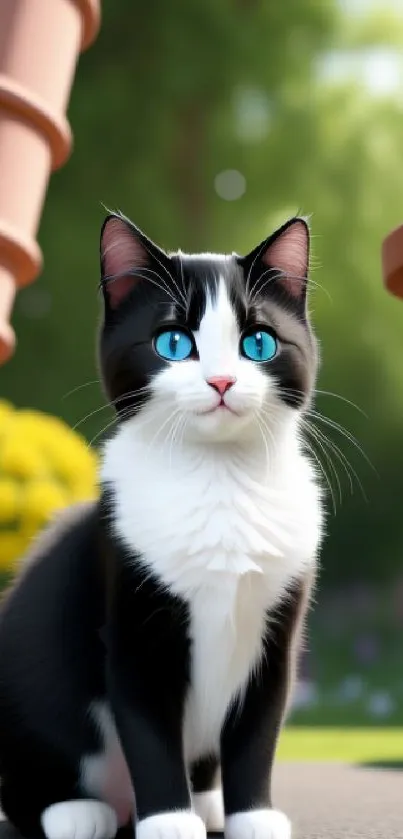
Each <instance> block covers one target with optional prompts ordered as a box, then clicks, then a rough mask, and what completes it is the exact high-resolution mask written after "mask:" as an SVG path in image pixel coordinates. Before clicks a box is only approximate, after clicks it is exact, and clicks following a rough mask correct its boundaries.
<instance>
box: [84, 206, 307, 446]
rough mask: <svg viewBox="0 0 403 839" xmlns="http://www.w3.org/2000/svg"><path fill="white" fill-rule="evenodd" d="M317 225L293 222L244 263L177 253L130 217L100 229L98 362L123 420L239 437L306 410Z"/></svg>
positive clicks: (204, 435) (234, 257)
mask: <svg viewBox="0 0 403 839" xmlns="http://www.w3.org/2000/svg"><path fill="white" fill-rule="evenodd" d="M308 266H309V229H308V226H307V223H306V221H305V220H304V219H302V218H292V219H290V220H289V221H288V222H287V223H286V224H284V225H283V226H282V227H281V228H280V229H279V230H277V231H276V232H275V233H273V234H272V235H271V236H269V238H268V239H266V240H265V241H264V242H263V243H261V244H260V245H259V246H258V247H257V248H255V249H254V250H253V251H252V252H251V253H249V254H248V255H247V256H243V257H241V256H238V255H236V254H232V255H224V256H223V255H217V254H210V253H206V254H197V255H187V254H183V253H181V252H178V253H174V254H170V255H168V254H167V253H166V252H164V251H163V250H161V249H160V248H159V247H157V246H156V245H155V244H154V243H153V242H151V241H150V240H149V239H148V238H147V237H146V236H145V235H144V234H143V233H142V232H141V231H140V230H139V229H138V228H137V227H135V226H134V225H133V224H132V223H131V222H130V221H129V220H128V219H126V218H125V217H123V216H120V215H113V214H111V215H108V217H107V218H106V220H105V222H104V224H103V227H102V232H101V286H102V291H103V297H104V320H103V324H102V328H101V335H100V365H101V372H102V376H103V380H104V385H105V389H106V392H107V394H108V397H109V399H110V400H111V402H112V403H113V405H114V406H115V408H116V410H117V412H118V414H119V416H120V418H121V420H122V421H124V420H125V419H127V418H129V417H133V415H138V419H139V421H141V419H142V418H143V419H144V421H147V420H150V421H151V423H152V421H153V418H155V419H156V420H157V424H158V423H160V424H161V425H162V423H163V422H165V423H166V428H167V429H168V426H169V424H170V423H178V428H179V425H180V427H181V434H183V435H192V436H193V438H194V437H196V438H199V439H209V440H227V439H237V438H239V439H241V438H245V435H247V434H248V429H249V431H250V432H251V433H253V430H255V432H256V431H257V432H258V427H259V423H260V427H262V426H263V427H266V428H268V429H270V427H271V426H273V427H275V426H276V424H277V425H278V423H279V422H280V423H281V422H282V421H283V420H285V418H286V417H287V416H289V415H290V414H291V415H295V413H296V412H301V411H302V410H303V408H304V406H305V405H306V404H307V403H308V401H309V398H310V395H311V392H312V389H313V387H314V383H315V378H316V370H317V350H316V341H315V339H314V337H313V334H312V331H311V328H310V325H309V321H308V315H307V306H306V295H307V282H308Z"/></svg>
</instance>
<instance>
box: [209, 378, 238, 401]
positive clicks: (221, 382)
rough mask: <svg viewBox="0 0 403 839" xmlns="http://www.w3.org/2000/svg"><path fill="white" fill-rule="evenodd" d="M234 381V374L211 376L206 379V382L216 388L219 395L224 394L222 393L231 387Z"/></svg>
mask: <svg viewBox="0 0 403 839" xmlns="http://www.w3.org/2000/svg"><path fill="white" fill-rule="evenodd" d="M235 382H236V378H235V376H212V377H211V379H207V384H208V385H210V387H213V388H214V390H217V391H218V393H219V394H220V396H224V393H226V392H227V390H229V389H230V387H232V385H234V384H235Z"/></svg>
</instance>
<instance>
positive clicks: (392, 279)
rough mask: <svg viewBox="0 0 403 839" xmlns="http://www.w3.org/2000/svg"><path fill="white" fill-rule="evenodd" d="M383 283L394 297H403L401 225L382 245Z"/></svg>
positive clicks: (402, 241)
mask: <svg viewBox="0 0 403 839" xmlns="http://www.w3.org/2000/svg"><path fill="white" fill-rule="evenodd" d="M382 269H383V281H384V283H385V286H386V288H387V289H388V291H390V293H391V294H395V295H396V297H403V225H401V226H400V227H396V229H395V230H392V232H391V233H389V236H387V237H386V239H384V241H383V243H382Z"/></svg>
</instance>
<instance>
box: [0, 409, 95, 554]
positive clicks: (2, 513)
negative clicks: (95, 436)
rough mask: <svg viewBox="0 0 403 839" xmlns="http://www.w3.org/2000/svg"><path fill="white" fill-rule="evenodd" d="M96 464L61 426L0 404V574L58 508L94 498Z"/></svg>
mask: <svg viewBox="0 0 403 839" xmlns="http://www.w3.org/2000/svg"><path fill="white" fill-rule="evenodd" d="M97 463H98V458H97V455H96V454H95V452H94V451H92V450H90V449H89V448H88V445H87V443H86V441H85V439H84V438H83V437H82V436H81V435H80V434H77V432H75V431H74V430H73V429H71V428H69V426H68V425H66V423H65V422H63V420H61V419H59V418H58V417H53V416H50V415H47V414H43V413H40V412H39V411H33V410H30V409H24V410H15V409H14V408H13V406H12V405H10V404H9V403H7V402H5V401H3V400H0V568H15V567H16V562H17V560H18V558H19V557H20V556H21V554H24V553H25V551H26V550H27V549H28V547H29V544H30V541H31V540H32V538H33V537H34V536H35V535H36V534H37V533H38V532H39V530H41V529H42V527H43V526H44V525H45V524H47V522H48V521H49V520H50V519H51V518H52V517H53V516H54V514H56V513H57V512H58V511H59V510H61V509H62V508H63V507H66V506H67V505H69V504H73V503H75V502H76V501H85V500H87V499H95V498H97V496H98V488H97Z"/></svg>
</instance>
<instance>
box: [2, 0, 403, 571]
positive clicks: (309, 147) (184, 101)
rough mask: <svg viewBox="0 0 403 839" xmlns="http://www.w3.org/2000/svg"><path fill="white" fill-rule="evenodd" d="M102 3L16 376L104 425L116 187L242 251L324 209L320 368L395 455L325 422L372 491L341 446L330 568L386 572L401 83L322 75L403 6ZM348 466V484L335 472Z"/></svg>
mask: <svg viewBox="0 0 403 839" xmlns="http://www.w3.org/2000/svg"><path fill="white" fill-rule="evenodd" d="M103 6H104V21H103V28H102V31H101V34H100V37H99V40H98V42H97V43H96V45H95V46H94V47H93V48H92V49H91V50H90V51H89V52H88V54H86V55H85V56H84V57H83V59H82V61H81V64H80V68H79V72H78V75H77V79H76V82H75V86H74V89H73V96H72V103H71V109H70V119H71V122H72V126H73V130H74V134H75V150H74V154H73V156H72V158H71V160H70V162H69V163H68V165H67V166H66V167H65V168H64V169H63V170H62V171H61V172H60V173H57V174H56V175H54V176H53V178H52V181H51V185H50V191H49V197H48V201H47V205H46V208H45V213H44V218H43V223H42V227H41V233H40V240H41V245H42V247H43V250H44V254H45V270H44V274H43V276H42V277H41V279H40V280H39V281H38V283H37V284H36V285H35V286H34V287H32V289H28V290H26V291H25V292H24V293H22V294H21V295H20V299H19V302H18V304H17V306H16V312H15V325H16V329H17V334H18V336H19V348H18V351H17V354H16V356H15V359H13V360H12V361H11V362H10V363H9V364H8V365H7V366H6V367H5V368H4V371H2V393H3V395H4V396H6V397H7V398H11V399H12V400H13V401H14V402H15V403H16V404H19V405H32V406H34V407H36V408H40V409H45V410H50V411H52V412H53V413H57V414H61V415H62V416H63V417H64V418H65V419H67V420H68V421H69V422H70V423H71V424H75V423H76V422H78V421H80V420H81V419H82V418H84V417H85V416H86V415H87V414H89V413H90V412H92V411H97V412H96V413H94V414H93V415H92V416H90V417H88V419H86V420H85V422H83V423H82V424H81V425H80V431H82V432H83V433H84V434H86V436H87V437H88V439H92V438H93V437H94V436H95V435H97V434H98V433H99V432H100V430H101V429H102V428H103V427H104V426H105V425H106V424H107V423H108V422H110V419H111V414H110V413H109V410H108V409H106V410H99V411H98V410H97V409H99V408H100V407H101V405H102V397H101V395H100V389H99V385H98V384H97V383H96V381H95V383H93V384H87V383H89V382H94V380H96V379H97V378H98V374H97V371H96V364H95V353H94V332H95V324H96V321H97V317H98V315H97V311H98V301H97V282H98V236H99V227H100V224H101V221H102V217H103V213H104V210H103V207H102V204H101V202H104V203H105V204H106V205H107V206H108V207H111V208H114V209H115V208H120V209H122V210H123V211H124V212H126V213H127V214H128V215H130V216H131V217H132V218H133V220H135V221H136V223H137V224H139V225H140V226H141V227H143V228H144V229H145V230H146V231H147V232H148V234H149V235H150V236H151V237H154V238H155V239H156V240H157V241H159V243H160V244H161V245H163V246H165V247H167V248H176V247H181V248H182V249H203V248H208V249H221V250H224V249H228V250H237V251H239V252H242V251H245V250H246V249H248V248H250V247H252V246H253V245H254V244H256V243H257V242H258V241H260V239H261V238H263V237H264V236H265V235H267V233H268V231H269V230H270V229H271V227H272V226H273V225H274V224H276V223H277V222H279V221H282V220H283V218H284V217H285V216H286V215H287V214H288V213H292V212H294V211H295V210H301V211H302V212H304V213H309V214H312V229H313V247H314V259H313V272H312V280H313V283H312V296H311V308H312V310H313V313H314V319H315V324H316V327H317V330H318V333H319V335H320V339H321V345H322V355H323V372H322V375H321V379H320V383H319V388H320V389H321V390H325V391H331V392H334V393H337V394H341V395H342V396H343V397H345V398H346V399H348V400H351V401H352V402H354V403H357V404H358V405H359V406H360V408H362V410H364V411H365V413H366V414H367V415H368V419H365V418H364V417H363V416H362V414H360V413H359V412H357V411H355V410H354V409H353V408H352V407H351V406H350V405H348V404H347V403H346V402H343V401H342V400H339V399H336V398H333V397H330V396H326V395H319V396H318V407H319V409H320V410H321V411H323V412H324V413H325V414H326V415H327V416H328V417H330V418H331V419H332V420H335V421H338V422H340V423H342V425H345V426H347V427H348V428H349V429H350V430H351V431H352V432H353V433H354V434H355V436H356V437H358V438H359V441H360V445H362V447H363V448H364V450H365V452H366V453H367V455H368V457H369V458H370V459H371V461H372V462H373V463H374V466H375V468H376V470H377V472H378V473H379V477H378V478H377V477H376V476H375V475H374V474H373V472H372V471H371V469H370V468H369V467H368V466H367V465H366V462H365V460H364V459H363V458H362V457H361V456H360V455H359V454H358V453H357V452H356V450H355V448H354V446H353V445H352V444H351V443H350V442H349V441H347V440H345V439H344V438H343V437H341V436H340V435H338V432H335V431H333V430H332V429H330V428H329V427H328V426H326V425H325V424H323V423H322V429H323V430H324V431H326V433H328V432H331V434H330V436H331V439H332V440H334V442H335V443H336V444H337V445H339V446H340V447H341V449H342V451H343V453H344V456H347V458H348V459H349V460H351V462H352V464H353V467H354V469H355V470H356V471H357V472H358V474H359V478H360V480H361V482H362V484H363V485H364V489H365V492H366V495H367V496H368V499H369V500H368V503H365V502H364V500H363V498H362V495H361V494H360V490H359V488H358V487H357V482H356V481H355V479H354V484H355V489H354V493H353V494H352V495H349V481H348V478H347V475H346V474H343V473H344V471H345V470H344V467H343V465H342V463H341V462H340V457H342V458H343V455H342V456H340V455H337V454H335V451H334V450H333V451H330V452H329V453H330V454H331V456H332V458H333V460H334V465H335V467H336V469H337V471H338V472H339V473H340V482H341V484H342V491H343V494H344V495H345V502H344V504H343V506H342V507H341V508H340V509H339V512H338V515H337V518H331V519H330V521H329V531H330V538H329V540H328V544H327V548H326V550H325V555H324V566H325V572H324V580H325V581H326V580H329V581H331V580H334V579H340V578H343V577H347V578H351V577H354V576H362V575H363V574H367V573H368V571H369V569H370V570H371V574H372V575H373V576H378V577H380V576H389V577H390V575H391V574H393V573H395V570H396V569H397V567H398V563H399V559H400V552H401V544H402V540H403V525H402V518H401V516H400V515H399V514H400V501H399V490H400V488H401V485H402V472H403V470H402V465H403V455H402V446H401V442H400V434H401V432H400V427H401V421H402V415H403V367H402V364H401V361H400V359H401V346H402V344H401V341H402V337H401V336H402V317H403V308H402V306H401V305H400V304H399V302H398V301H395V300H393V299H392V298H389V297H388V296H387V295H386V293H385V292H384V290H383V288H382V283H381V276H380V244H381V239H382V237H383V235H384V234H385V233H386V232H388V230H389V229H390V228H391V227H393V226H394V225H395V224H397V223H399V221H400V218H401V207H402V204H403V197H402V196H403V167H402V166H401V165H400V162H401V148H402V143H401V125H402V118H403V115H402V113H401V110H399V106H398V103H395V102H393V101H390V100H387V99H384V100H374V99H371V98H370V97H369V96H368V95H367V94H366V93H365V91H364V90H363V89H360V88H359V87H358V86H354V85H352V84H340V85H339V86H336V85H334V84H331V83H330V82H326V81H325V80H324V79H323V80H322V78H321V71H320V68H321V67H323V59H324V57H325V56H326V54H327V53H328V52H330V51H332V52H334V51H335V50H337V49H343V48H344V47H351V46H354V48H357V49H359V48H360V46H364V47H365V48H367V47H368V46H369V45H372V44H376V43H377V37H378V36H377V31H378V29H379V39H378V41H379V43H383V44H385V43H387V42H388V37H389V43H391V42H392V40H393V39H395V40H397V39H398V37H400V34H401V32H402V22H401V21H400V22H399V25H397V24H396V22H395V20H394V18H393V15H392V13H390V12H388V11H387V10H386V8H385V7H384V6H383V4H382V3H379V4H378V6H377V8H376V9H375V11H374V12H371V15H369V16H368V18H367V19H363V20H360V19H359V18H357V17H355V18H354V19H353V20H351V19H347V18H345V17H343V16H342V15H341V12H340V6H339V4H338V3H336V0H334V1H333V0H329V2H326V3H318V2H317V0H305V2H304V3H301V2H299V0H288V2H287V3H277V2H274V0H270V2H265V3H259V2H257V0H204V2H203V3H201V2H200V0H187V2H186V3H183V2H182V0H171V2H170V3H169V12H168V5H167V3H166V0H148V2H147V3H146V2H144V0H119V2H114V3H107V2H105V3H104V4H103ZM374 21H375V22H376V21H381V24H382V25H381V26H380V28H379V27H378V29H377V26H378V24H377V25H375V23H374ZM228 169H230V170H231V169H232V170H238V171H239V172H240V173H241V174H242V175H243V176H244V178H245V183H246V192H245V193H244V195H243V196H242V197H241V198H240V199H239V200H237V201H225V200H223V199H222V198H220V197H219V196H218V195H217V192H216V191H215V188H214V181H215V178H216V176H217V174H218V173H220V172H222V171H223V170H228ZM317 284H318V286H319V287H317ZM320 286H322V288H321V287H320ZM329 296H330V300H329ZM48 302H50V304H51V305H50V309H49V311H48V312H47V314H46V316H44V317H39V314H40V310H41V307H42V308H43V307H46V305H47V303H48ZM38 312H39V314H38ZM35 313H37V315H38V316H37V317H36V318H35V317H34V315H35ZM77 387H79V389H78V390H76V391H75V393H73V394H72V395H71V396H69V397H66V398H63V397H64V395H65V394H66V393H67V392H68V391H70V390H71V389H73V388H77ZM318 425H319V426H320V421H319V422H318ZM317 451H318V454H319V455H320V456H321V459H322V461H323V465H324V467H325V468H326V469H327V470H328V471H329V470H330V467H329V464H327V462H326V458H325V456H324V454H323V452H321V450H320V446H319V447H317ZM338 458H339V459H338ZM346 468H347V467H346ZM330 471H331V470H330ZM329 477H330V475H329ZM333 484H334V486H335V490H336V492H337V491H338V487H337V481H336V479H335V477H334V476H333Z"/></svg>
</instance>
